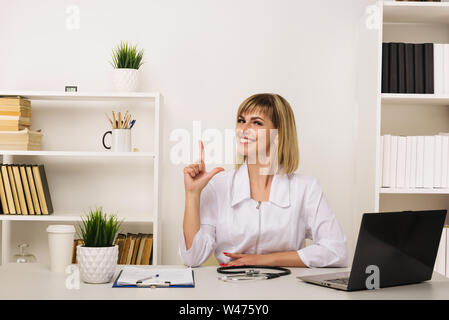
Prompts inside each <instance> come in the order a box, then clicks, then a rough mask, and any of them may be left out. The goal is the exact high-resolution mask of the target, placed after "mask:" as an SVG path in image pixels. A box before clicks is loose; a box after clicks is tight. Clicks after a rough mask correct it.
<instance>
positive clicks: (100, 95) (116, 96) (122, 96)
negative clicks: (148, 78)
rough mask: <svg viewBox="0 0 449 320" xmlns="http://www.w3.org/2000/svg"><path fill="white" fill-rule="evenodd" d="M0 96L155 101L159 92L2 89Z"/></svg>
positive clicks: (71, 99)
mask: <svg viewBox="0 0 449 320" xmlns="http://www.w3.org/2000/svg"><path fill="white" fill-rule="evenodd" d="M0 96H13V97H16V96H21V97H23V98H26V99H28V100H55V101H61V100H66V101H128V102H131V101H135V102H138V101H139V102H142V101H155V100H156V99H157V98H159V96H160V95H159V93H157V92H64V91H22V90H11V91H0Z"/></svg>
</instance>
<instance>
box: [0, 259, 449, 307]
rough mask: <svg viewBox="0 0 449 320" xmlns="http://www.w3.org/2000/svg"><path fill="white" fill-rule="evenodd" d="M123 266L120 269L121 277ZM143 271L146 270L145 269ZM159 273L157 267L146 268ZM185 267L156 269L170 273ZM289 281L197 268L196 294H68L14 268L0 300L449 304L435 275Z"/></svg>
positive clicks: (45, 276)
mask: <svg viewBox="0 0 449 320" xmlns="http://www.w3.org/2000/svg"><path fill="white" fill-rule="evenodd" d="M122 267H123V266H118V267H117V272H116V275H115V276H114V280H115V278H116V276H117V275H118V273H119V271H120V270H121V268H122ZM142 267H144V266H142ZM145 267H148V268H154V267H153V266H145ZM170 267H178V268H179V267H180V266H157V268H170ZM290 269H291V271H292V273H291V274H290V275H288V276H284V277H280V278H276V279H271V280H264V281H252V282H238V283H229V282H223V281H221V280H218V274H217V272H216V268H215V267H201V268H194V273H195V288H168V289H167V288H157V289H149V288H112V282H111V283H108V284H85V283H82V282H81V284H80V288H79V289H78V290H77V289H71V290H70V289H67V288H66V284H65V282H66V279H67V277H68V275H67V274H65V273H52V272H51V271H50V269H49V266H48V265H43V264H15V263H10V264H7V265H4V266H1V267H0V283H1V286H0V300H5V299H112V300H114V299H163V300H196V299H200V300H240V299H242V300H262V299H266V300H301V299H304V300H307V299H323V300H327V299H335V300H340V299H342V300H347V299H357V300H360V299H362V300H363V299H385V300H390V299H412V300H413V299H449V279H448V278H445V277H443V276H442V275H440V274H438V273H434V274H433V277H432V280H431V281H428V282H423V283H419V284H413V285H407V286H398V287H390V288H383V289H379V290H365V291H355V292H344V291H338V290H335V289H329V288H324V287H320V286H315V285H311V284H308V283H305V282H303V281H300V280H297V279H296V277H297V276H299V275H312V274H321V273H329V272H342V271H347V270H348V269H331V268H326V269H307V268H290Z"/></svg>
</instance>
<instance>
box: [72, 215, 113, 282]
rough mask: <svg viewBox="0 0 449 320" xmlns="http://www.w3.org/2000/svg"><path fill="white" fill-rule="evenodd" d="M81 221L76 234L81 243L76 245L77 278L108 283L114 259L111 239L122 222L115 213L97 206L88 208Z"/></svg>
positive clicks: (111, 274) (111, 275)
mask: <svg viewBox="0 0 449 320" xmlns="http://www.w3.org/2000/svg"><path fill="white" fill-rule="evenodd" d="M81 221H82V223H81V224H80V225H79V228H78V229H79V231H78V233H79V236H80V238H81V239H83V242H84V244H83V245H78V246H77V247H76V256H77V260H78V267H79V270H80V276H81V280H82V281H84V282H87V283H107V282H110V281H111V279H112V277H113V276H114V273H115V269H116V266H117V259H118V245H114V240H115V237H116V235H117V233H118V231H119V228H120V225H121V223H122V221H119V220H118V219H117V217H116V216H115V215H109V216H108V215H107V214H106V213H104V212H103V209H102V208H101V207H100V208H97V209H96V210H94V211H92V210H90V212H89V214H87V215H86V216H85V217H81Z"/></svg>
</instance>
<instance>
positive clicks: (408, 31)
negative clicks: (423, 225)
mask: <svg viewBox="0 0 449 320" xmlns="http://www.w3.org/2000/svg"><path fill="white" fill-rule="evenodd" d="M381 10H382V15H381V16H382V26H381V28H382V29H381V36H380V37H379V43H378V46H379V47H378V48H379V51H378V52H380V54H381V52H382V43H383V42H403V43H444V44H447V43H449V3H448V2H403V1H401V2H397V1H383V2H382V8H381ZM380 61H381V60H380ZM378 69H379V70H378V76H379V77H380V79H381V74H382V64H381V63H380V64H379V65H378ZM378 95H379V96H380V99H378V101H379V102H378V110H377V116H378V117H377V119H378V120H377V132H378V136H377V143H376V144H377V146H376V157H377V159H376V194H375V204H376V205H377V208H376V211H380V212H388V211H404V210H433V209H448V207H449V189H433V188H430V189H424V188H422V189H416V188H415V189H407V188H382V145H381V136H383V135H386V134H390V135H396V136H430V135H437V134H438V133H440V132H449V94H438V95H437V94H390V93H381V86H379V87H378ZM447 230H448V229H447V228H444V230H443V236H442V241H441V243H440V249H439V253H438V257H437V262H436V265H435V269H436V271H438V272H440V273H442V274H443V275H446V276H449V268H448V263H447V258H448V257H447V249H449V243H448V240H449V237H448V234H447Z"/></svg>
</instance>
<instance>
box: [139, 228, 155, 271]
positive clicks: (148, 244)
mask: <svg viewBox="0 0 449 320" xmlns="http://www.w3.org/2000/svg"><path fill="white" fill-rule="evenodd" d="M152 249H153V235H152V234H149V235H148V237H147V239H146V240H145V248H144V249H143V256H142V261H141V264H150V258H151V250H152Z"/></svg>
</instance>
